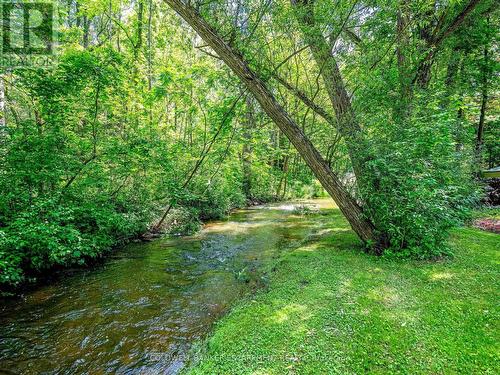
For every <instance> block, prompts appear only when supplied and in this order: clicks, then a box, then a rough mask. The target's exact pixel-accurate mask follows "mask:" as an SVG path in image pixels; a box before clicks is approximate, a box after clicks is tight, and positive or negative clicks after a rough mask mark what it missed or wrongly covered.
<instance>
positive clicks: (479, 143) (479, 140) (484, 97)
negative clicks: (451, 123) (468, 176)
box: [476, 46, 488, 170]
mask: <svg viewBox="0 0 500 375" xmlns="http://www.w3.org/2000/svg"><path fill="white" fill-rule="evenodd" d="M483 56H484V62H483V63H484V67H483V79H482V81H483V82H482V89H481V110H480V112H479V124H478V126H477V135H476V163H477V167H478V169H479V170H480V169H481V164H482V148H483V133H484V120H485V118H486V106H487V104H488V47H487V46H485V47H484V55H483Z"/></svg>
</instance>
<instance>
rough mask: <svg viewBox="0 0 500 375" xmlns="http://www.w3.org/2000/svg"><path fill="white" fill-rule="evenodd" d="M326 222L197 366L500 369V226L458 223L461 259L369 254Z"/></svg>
mask: <svg viewBox="0 0 500 375" xmlns="http://www.w3.org/2000/svg"><path fill="white" fill-rule="evenodd" d="M492 214H495V215H498V212H497V211H491V212H490V215H492ZM325 218H327V217H325V216H321V220H326V219H325ZM328 220H329V221H328V224H327V225H326V227H325V228H324V229H323V230H321V231H320V232H319V233H318V234H317V236H316V237H313V238H311V240H310V241H308V242H307V243H305V244H304V245H302V246H301V247H299V248H297V249H295V250H292V251H290V252H287V253H286V254H284V256H283V257H282V259H281V260H280V262H279V264H278V265H277V266H276V267H275V271H274V272H273V274H272V276H271V278H270V282H269V285H268V287H267V288H265V289H262V290H261V291H260V292H258V293H257V294H256V295H253V296H249V297H248V298H247V299H245V300H243V301H241V302H240V303H239V304H238V305H236V306H235V307H234V308H233V309H232V311H231V312H230V313H229V314H228V315H227V316H226V317H224V318H223V319H222V320H220V321H219V322H218V323H217V325H216V327H215V329H214V332H213V335H212V336H211V337H209V338H208V339H207V340H206V341H205V342H204V343H202V344H200V345H199V346H198V347H197V348H196V349H195V350H194V358H195V360H194V361H193V362H194V365H193V366H192V367H190V368H189V369H188V370H187V371H186V372H187V373H190V374H335V373H340V374H347V373H381V374H382V373H383V374H386V373H406V374H410V373H433V374H436V373H468V374H472V373H482V374H489V373H490V374H494V373H498V372H499V371H500V367H499V365H498V359H499V354H500V352H499V346H498V335H499V323H498V322H499V319H498V318H499V308H498V307H499V306H498V290H499V286H500V285H499V284H500V283H499V280H500V278H499V267H498V263H499V260H500V252H499V244H500V237H499V236H498V235H497V234H494V233H489V232H485V231H481V230H478V229H473V228H467V227H464V228H459V229H456V230H454V231H453V232H452V235H451V238H450V240H449V242H450V247H451V248H452V250H453V253H454V256H453V258H445V259H441V260H435V261H398V260H393V259H387V258H377V257H375V256H371V255H367V254H365V253H363V252H362V249H361V248H359V246H358V245H357V243H358V242H357V240H356V237H355V235H354V233H353V232H352V231H351V230H349V229H348V225H347V223H346V221H345V220H344V219H343V218H342V217H341V215H340V212H338V211H334V213H333V218H332V216H330V218H329V219H328Z"/></svg>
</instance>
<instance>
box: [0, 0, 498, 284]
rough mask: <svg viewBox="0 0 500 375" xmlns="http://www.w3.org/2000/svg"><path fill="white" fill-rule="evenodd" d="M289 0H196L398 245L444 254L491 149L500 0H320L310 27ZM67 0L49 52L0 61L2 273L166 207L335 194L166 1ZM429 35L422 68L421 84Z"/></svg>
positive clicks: (122, 232) (57, 257)
mask: <svg viewBox="0 0 500 375" xmlns="http://www.w3.org/2000/svg"><path fill="white" fill-rule="evenodd" d="M195 3H196V2H195ZM297 3H301V2H297ZM306 3H307V2H306ZM293 4H295V2H294V3H293ZM293 4H292V5H291V4H289V3H288V2H273V3H272V4H270V3H267V2H260V1H253V0H248V1H246V0H245V1H238V2H236V3H233V2H227V1H213V2H210V4H202V3H201V2H200V3H199V4H196V7H197V9H198V10H199V12H200V14H201V15H202V16H203V17H204V19H206V20H207V21H208V22H209V23H210V24H211V25H212V26H213V27H214V28H215V30H216V31H217V32H218V33H219V34H221V35H223V36H224V38H226V40H227V43H228V44H229V45H231V46H232V47H234V48H235V49H237V50H238V51H239V52H238V53H239V54H241V56H243V57H244V58H245V59H246V61H248V63H249V64H250V66H251V67H252V69H254V70H255V71H256V72H257V74H258V75H259V76H260V77H262V79H263V80H264V81H265V82H266V84H267V85H268V86H269V88H270V90H271V91H272V93H273V95H274V96H275V97H276V99H277V100H278V101H279V103H280V104H281V106H282V107H283V109H284V110H285V111H287V113H288V114H289V115H290V116H291V117H292V118H293V120H294V121H295V122H296V123H297V124H298V125H299V126H300V128H301V130H302V131H303V132H304V134H305V135H306V136H307V137H308V138H309V139H310V140H311V142H312V143H313V144H314V145H315V147H316V148H317V149H318V151H319V152H320V153H321V154H322V155H323V156H324V158H325V159H326V162H327V163H328V164H329V166H330V167H331V169H332V170H333V171H334V173H335V174H336V175H338V176H340V177H341V179H342V181H343V182H344V183H345V187H346V189H347V190H348V191H349V192H350V194H351V195H352V196H353V197H354V199H356V200H357V201H358V202H359V204H360V205H361V206H362V207H363V209H364V212H365V214H366V216H367V220H369V221H370V222H372V223H373V225H374V226H375V228H376V229H377V231H378V232H379V233H380V234H381V235H382V237H385V238H386V239H387V245H388V248H387V249H386V252H387V253H391V254H394V255H396V256H413V257H421V258H422V257H432V256H439V255H442V254H444V253H446V252H447V250H446V247H445V245H444V244H445V239H446V237H447V230H448V229H449V228H450V227H451V226H453V225H454V224H455V223H457V222H459V221H460V220H461V219H462V218H463V215H464V213H465V212H466V211H467V209H468V207H469V206H470V205H471V203H473V202H474V201H475V200H476V197H477V195H476V190H477V189H476V188H475V187H474V182H473V176H474V175H475V174H477V171H478V170H479V169H481V168H484V167H486V166H494V165H497V164H498V162H499V160H498V157H499V152H498V142H497V139H498V137H497V135H498V131H499V128H498V124H499V121H498V116H496V110H497V109H498V102H497V100H498V99H497V98H495V95H494V93H496V92H497V91H498V80H497V78H498V77H497V75H495V74H494V72H495V71H496V70H497V68H498V62H497V61H496V60H495V59H493V58H492V56H494V55H495V53H496V52H498V51H497V50H498V45H497V44H496V42H497V38H498V27H497V26H498V14H497V12H496V9H495V7H494V2H492V1H484V2H481V4H480V5H478V6H477V7H475V8H473V10H472V11H471V12H468V13H467V14H466V15H465V16H464V17H462V18H460V17H459V15H460V14H461V12H463V10H464V6H465V5H466V4H465V2H462V1H449V2H444V3H443V4H440V5H439V6H437V5H436V4H434V5H432V4H430V3H429V2H428V1H416V2H411V4H409V5H405V4H406V2H400V1H389V2H384V3H383V4H374V3H373V2H369V1H368V2H366V1H364V2H363V1H362V2H352V1H347V0H346V1H344V0H342V1H338V2H333V1H330V0H318V1H317V2H311V4H313V10H314V12H313V13H314V16H313V18H314V19H313V21H314V23H315V26H314V27H309V28H308V27H306V26H305V25H304V24H301V21H300V20H301V18H300V14H301V13H300V12H299V11H298V10H297V9H295V8H296V7H294V6H293ZM476 5H477V4H476ZM57 11H58V13H59V14H58V19H59V20H60V24H59V25H58V28H57V33H58V38H59V41H60V46H59V48H58V49H57V52H56V56H55V62H54V64H53V65H52V66H50V67H44V68H37V67H29V68H20V69H9V70H4V71H2V72H1V76H0V78H1V79H0V82H1V85H0V88H1V93H2V97H4V100H3V101H2V105H1V108H0V110H1V111H2V116H1V124H0V128H1V129H0V137H1V143H0V177H1V178H0V189H1V192H2V194H1V196H0V283H6V284H11V285H16V284H18V283H20V282H22V281H25V280H26V278H30V277H33V276H34V275H36V274H37V273H38V272H39V271H43V270H47V269H50V268H52V267H54V266H58V265H72V264H83V263H85V262H86V261H87V260H88V259H90V258H96V257H99V256H100V255H101V254H102V253H103V252H105V251H107V250H109V249H111V248H112V247H113V246H114V245H116V244H119V243H121V242H122V241H126V240H127V239H130V238H131V237H133V236H136V235H138V234H140V233H143V232H144V231H145V230H147V229H150V228H152V227H154V228H155V229H158V228H159V227H161V226H159V225H158V226H156V224H157V223H158V224H159V223H161V224H162V225H163V227H164V228H163V229H165V228H166V230H167V231H170V232H171V233H175V234H178V233H183V232H192V231H195V230H196V229H197V228H198V226H199V223H200V221H202V220H208V219H214V218H220V217H223V216H224V215H225V214H226V213H227V212H228V211H229V210H231V209H232V208H234V207H239V206H242V205H245V204H247V203H253V202H266V201H271V200H275V199H286V198H289V197H297V196H304V197H307V196H315V195H320V194H323V191H322V189H321V186H319V184H318V182H317V181H316V180H315V179H314V178H313V174H312V173H311V171H310V170H309V169H308V168H306V165H305V163H304V162H303V161H302V159H301V157H300V155H299V154H298V153H297V152H296V151H295V150H294V148H293V146H292V145H291V144H290V142H289V140H288V139H287V138H286V137H285V136H284V134H283V133H282V132H281V131H279V129H278V128H276V127H275V126H274V125H273V123H272V121H270V120H269V118H268V117H267V116H266V115H265V113H264V112H263V111H262V109H261V108H260V107H259V105H258V103H257V101H256V100H255V99H254V98H253V97H252V95H251V94H250V93H249V92H248V91H247V90H246V88H245V87H243V85H242V84H241V83H240V82H239V81H238V80H237V79H236V77H235V76H234V75H233V74H232V73H231V71H230V69H228V67H227V66H225V65H224V64H223V63H222V62H221V61H220V59H219V58H217V56H215V55H214V53H213V51H211V50H210V49H209V48H208V47H207V46H206V45H204V44H203V42H202V41H201V40H200V38H199V37H197V36H196V34H195V33H194V32H193V31H192V30H191V29H189V28H188V27H187V25H186V24H185V23H183V22H181V20H180V19H179V17H178V16H177V15H176V14H175V13H174V12H173V11H172V10H171V9H170V8H169V7H168V6H167V5H166V4H165V3H164V2H159V1H153V0H149V1H145V0H139V1H132V2H125V3H124V2H122V1H117V0H111V1H109V2H99V1H90V0H78V1H69V2H68V1H65V2H60V4H59V7H58V8H57ZM456 19H459V23H458V24H457V25H456V26H453V25H454V22H455V21H456ZM401 24H404V25H403V26H404V27H403V28H399V29H398V27H399V26H398V25H401ZM317 30H320V35H322V37H324V38H325V40H326V41H327V43H328V45H329V46H330V49H331V52H332V54H331V55H332V58H335V63H336V65H337V67H338V69H339V75H340V77H341V79H342V83H343V84H344V85H345V87H346V90H347V92H348V93H349V100H350V103H349V105H350V106H352V112H353V113H354V117H355V120H356V123H357V124H358V125H359V128H360V129H362V137H363V140H364V143H363V147H359V149H354V150H353V148H352V145H350V144H349V142H347V141H346V139H345V134H344V135H343V134H342V132H341V131H339V129H341V127H339V121H341V120H339V116H338V115H339V114H338V111H337V112H336V111H335V105H334V104H335V101H333V104H332V101H331V97H330V96H329V93H328V90H327V89H326V88H327V85H328V84H329V82H328V80H321V79H320V77H321V75H322V73H323V71H322V69H321V66H320V65H321V64H319V62H318V61H317V60H316V59H315V56H313V55H312V54H311V51H310V49H309V48H306V47H307V36H308V35H310V32H311V31H312V32H316V31H317ZM430 31H435V32H436V33H437V34H436V35H437V36H439V35H441V34H443V35H444V36H443V38H442V39H439V38H437V36H436V35H434V39H432V38H429V35H428V34H429V32H430ZM448 31H449V32H448ZM440 33H441V34H440ZM438 42H439V44H438ZM433 43H434V44H433ZM429 51H436V53H434V52H433V54H432V58H431V62H432V63H431V64H430V69H429V70H428V72H427V73H428V77H430V78H429V79H427V81H426V82H425V83H422V84H418V85H417V84H416V83H415V82H414V80H412V78H413V76H414V74H415V72H420V70H419V69H421V67H422V59H423V58H424V57H425V56H427V55H428V54H429ZM423 66H424V68H425V66H426V65H425V64H423ZM424 70H425V69H424ZM426 77H427V76H426ZM424 78H425V77H424ZM307 99H308V100H309V101H308V100H307ZM311 103H313V104H314V105H311ZM332 105H333V107H332ZM318 108H319V109H318ZM337 109H338V108H337ZM335 115H337V117H335ZM353 160H362V161H363V168H364V169H363V171H364V175H363V176H362V178H361V176H355V177H354V176H353V169H354V168H353V165H354V164H353ZM163 217H164V219H165V220H163V219H162V218H163ZM165 224H166V225H165ZM160 229H161V228H160Z"/></svg>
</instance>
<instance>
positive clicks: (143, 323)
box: [0, 199, 333, 375]
mask: <svg viewBox="0 0 500 375" xmlns="http://www.w3.org/2000/svg"><path fill="white" fill-rule="evenodd" d="M297 205H299V203H288V202H287V203H281V204H275V205H266V206H258V207H252V208H248V209H243V210H238V211H236V212H234V213H232V214H231V215H230V216H229V217H228V218H227V219H226V220H224V221H218V222H211V223H208V224H206V225H205V226H204V228H203V230H202V231H201V232H199V233H198V234H196V235H194V236H188V237H178V238H173V239H172V238H168V239H157V240H154V241H152V242H148V243H132V244H129V245H127V246H124V247H123V248H122V249H119V250H117V251H115V252H113V253H112V254H111V256H110V257H109V259H108V260H107V261H106V262H104V263H103V264H102V265H99V266H96V267H93V268H91V269H88V270H77V271H74V272H73V273H71V274H69V275H65V276H63V277H60V278H59V279H57V280H56V281H54V282H53V283H52V284H50V285H46V286H42V287H39V288H37V289H36V290H34V291H31V292H28V293H26V294H25V295H23V296H22V297H20V298H16V299H6V300H0V374H2V373H3V374H23V375H24V374H100V373H120V374H157V373H164V374H176V373H178V372H179V371H181V370H182V368H183V367H184V366H185V365H186V362H187V359H186V358H187V356H188V354H189V351H190V348H191V347H192V345H193V343H195V342H197V341H198V340H201V339H203V338H204V337H206V335H207V334H208V333H209V331H210V330H211V328H212V327H213V323H214V322H215V321H216V320H217V319H218V318H220V317H221V316H222V315H223V314H224V313H225V312H227V310H228V308H229V307H230V306H231V305H232V303H234V302H235V300H237V299H238V298H241V297H242V296H243V295H245V294H248V293H249V292H252V291H253V290H256V289H258V288H261V287H263V286H264V285H266V279H267V278H268V276H269V272H266V271H269V270H270V269H271V268H272V265H273V264H274V263H275V262H276V260H277V258H279V256H280V254H281V253H282V252H283V251H287V250H290V249H293V248H296V247H298V246H300V244H301V243H303V242H304V241H305V240H307V239H308V238H309V237H310V236H312V235H314V234H315V233H317V232H318V231H320V230H321V229H322V225H324V222H325V221H324V220H323V221H322V220H315V219H318V215H321V214H322V213H323V214H324V213H325V212H326V211H325V210H326V209H329V208H332V207H333V202H332V201H331V200H326V199H324V200H323V199H322V200H308V201H301V202H300V205H306V206H308V207H312V208H320V212H318V213H314V214H308V215H300V214H298V213H297V212H296V210H295V208H296V207H297Z"/></svg>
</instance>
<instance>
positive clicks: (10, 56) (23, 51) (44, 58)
mask: <svg viewBox="0 0 500 375" xmlns="http://www.w3.org/2000/svg"><path fill="white" fill-rule="evenodd" d="M0 6H1V11H2V18H1V20H2V28H1V30H2V39H1V40H2V53H1V65H2V66H10V67H16V66H26V65H28V66H33V65H47V64H48V62H50V60H51V59H50V55H52V53H53V51H54V43H55V40H54V5H53V4H52V3H49V2H30V1H3V2H2V3H0Z"/></svg>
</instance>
